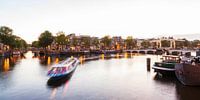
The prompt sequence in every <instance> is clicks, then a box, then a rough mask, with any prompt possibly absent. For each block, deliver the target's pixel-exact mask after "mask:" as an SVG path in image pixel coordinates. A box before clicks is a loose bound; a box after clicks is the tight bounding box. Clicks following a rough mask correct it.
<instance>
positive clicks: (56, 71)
mask: <svg viewBox="0 0 200 100" xmlns="http://www.w3.org/2000/svg"><path fill="white" fill-rule="evenodd" d="M78 64H79V60H78V59H77V58H68V59H67V60H64V61H61V62H59V63H58V64H56V65H54V66H53V67H52V68H51V70H49V71H48V76H50V79H49V80H48V82H50V81H58V80H60V79H63V78H69V77H71V75H72V74H73V72H74V71H75V70H76V67H77V65H78Z"/></svg>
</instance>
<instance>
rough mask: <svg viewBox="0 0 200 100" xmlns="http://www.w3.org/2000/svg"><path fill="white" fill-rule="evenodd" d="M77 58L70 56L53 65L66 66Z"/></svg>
mask: <svg viewBox="0 0 200 100" xmlns="http://www.w3.org/2000/svg"><path fill="white" fill-rule="evenodd" d="M73 60H74V61H73ZM75 60H76V58H68V59H67V60H64V61H61V62H59V63H58V64H56V65H54V66H52V67H66V66H69V65H71V63H73V62H75Z"/></svg>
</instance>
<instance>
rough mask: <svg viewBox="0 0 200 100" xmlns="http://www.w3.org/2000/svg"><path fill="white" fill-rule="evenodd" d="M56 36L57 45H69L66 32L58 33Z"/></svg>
mask: <svg viewBox="0 0 200 100" xmlns="http://www.w3.org/2000/svg"><path fill="white" fill-rule="evenodd" d="M56 35H57V36H56V38H55V40H56V43H58V44H59V45H66V44H68V43H69V41H68V39H67V37H66V36H65V33H64V32H58V33H57V34H56Z"/></svg>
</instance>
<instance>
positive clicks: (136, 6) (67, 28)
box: [0, 0, 200, 43]
mask: <svg viewBox="0 0 200 100" xmlns="http://www.w3.org/2000/svg"><path fill="white" fill-rule="evenodd" d="M0 26H8V27H10V28H12V29H13V30H14V33H13V34H15V35H18V36H20V37H22V38H23V39H25V40H26V41H27V42H28V43H31V42H32V41H34V40H37V38H38V36H39V35H40V34H41V33H42V32H44V31H45V30H49V31H50V32H52V33H53V34H54V35H55V34H56V33H57V32H59V31H64V32H65V33H66V34H70V33H76V34H77V35H91V36H97V37H102V36H104V35H110V36H122V37H123V38H126V37H127V36H133V37H134V38H151V37H158V36H173V35H176V36H177V35H184V34H186V35H187V36H188V35H190V34H200V1H198V0H0ZM186 38H187V37H186ZM195 38H197V37H196V36H195ZM198 38H199V39H200V35H199V37H198Z"/></svg>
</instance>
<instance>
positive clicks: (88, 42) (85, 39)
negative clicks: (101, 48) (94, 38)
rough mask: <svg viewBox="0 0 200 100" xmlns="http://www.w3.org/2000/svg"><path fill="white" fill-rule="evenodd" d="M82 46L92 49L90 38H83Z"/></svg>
mask: <svg viewBox="0 0 200 100" xmlns="http://www.w3.org/2000/svg"><path fill="white" fill-rule="evenodd" d="M81 45H82V46H84V47H86V48H89V47H90V37H81Z"/></svg>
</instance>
